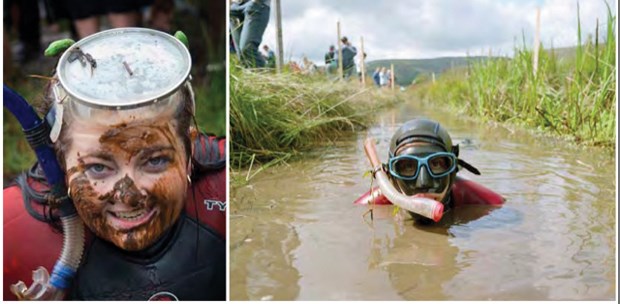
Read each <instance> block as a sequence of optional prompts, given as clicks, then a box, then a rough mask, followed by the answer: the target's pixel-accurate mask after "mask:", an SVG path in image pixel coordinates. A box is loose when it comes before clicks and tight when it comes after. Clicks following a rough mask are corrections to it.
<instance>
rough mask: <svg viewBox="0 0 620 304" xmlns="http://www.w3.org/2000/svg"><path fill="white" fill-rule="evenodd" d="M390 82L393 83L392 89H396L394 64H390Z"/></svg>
mask: <svg viewBox="0 0 620 304" xmlns="http://www.w3.org/2000/svg"><path fill="white" fill-rule="evenodd" d="M390 83H391V84H392V91H394V64H393V63H392V64H390Z"/></svg>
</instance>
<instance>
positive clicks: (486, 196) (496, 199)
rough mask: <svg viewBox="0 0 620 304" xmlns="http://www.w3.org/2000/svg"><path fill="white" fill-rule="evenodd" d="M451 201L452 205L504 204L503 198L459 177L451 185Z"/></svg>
mask: <svg viewBox="0 0 620 304" xmlns="http://www.w3.org/2000/svg"><path fill="white" fill-rule="evenodd" d="M452 199H454V205H455V206H460V205H492V206H500V205H502V204H504V198H503V197H502V196H501V195H499V194H497V193H495V192H493V191H492V190H491V189H489V188H486V187H484V186H482V185H480V184H478V183H476V182H474V181H470V180H467V179H464V178H461V177H458V176H457V178H456V180H455V182H454V184H453V185H452Z"/></svg>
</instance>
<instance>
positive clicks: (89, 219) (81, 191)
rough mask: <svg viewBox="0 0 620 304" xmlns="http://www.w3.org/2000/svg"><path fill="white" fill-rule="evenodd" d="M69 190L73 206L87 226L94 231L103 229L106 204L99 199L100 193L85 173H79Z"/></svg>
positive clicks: (71, 182)
mask: <svg viewBox="0 0 620 304" xmlns="http://www.w3.org/2000/svg"><path fill="white" fill-rule="evenodd" d="M69 189H70V195H71V198H72V199H73V204H74V205H75V208H76V209H77V211H78V214H79V215H80V217H81V218H82V219H83V220H84V222H85V223H86V225H87V226H89V227H90V228H91V229H93V230H101V229H103V228H104V227H105V214H104V207H105V204H104V203H103V202H101V201H100V200H99V199H98V197H99V195H100V194H99V192H97V191H95V190H94V188H93V186H92V184H91V182H90V181H89V180H88V178H87V177H86V176H85V175H84V173H78V174H77V176H75V178H73V179H71V180H70V182H69Z"/></svg>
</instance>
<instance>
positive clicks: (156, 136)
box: [99, 119, 180, 157]
mask: <svg viewBox="0 0 620 304" xmlns="http://www.w3.org/2000/svg"><path fill="white" fill-rule="evenodd" d="M99 143H100V144H101V145H106V146H108V147H114V148H116V149H120V150H122V151H125V152H126V153H128V154H129V155H130V157H133V156H134V155H136V154H138V153H139V152H140V151H143V150H145V149H146V148H148V147H152V146H157V145H166V146H167V145H172V147H173V148H174V150H176V151H180V147H179V142H178V141H177V140H176V137H175V136H174V125H173V124H172V123H171V122H170V121H169V120H166V119H161V120H159V121H156V120H142V121H137V122H131V123H120V124H116V125H112V126H110V128H109V129H108V130H107V131H105V132H104V133H103V134H102V135H101V136H100V137H99Z"/></svg>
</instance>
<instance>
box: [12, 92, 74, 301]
mask: <svg viewBox="0 0 620 304" xmlns="http://www.w3.org/2000/svg"><path fill="white" fill-rule="evenodd" d="M3 93H4V99H3V105H4V107H5V108H7V109H8V110H9V111H10V112H11V114H13V116H15V118H17V120H18V121H19V123H20V125H21V126H22V130H23V131H24V133H25V135H26V139H27V140H28V143H29V144H30V147H31V148H32V149H33V150H34V152H35V154H36V156H37V160H38V162H39V165H40V166H41V168H42V169H43V172H44V174H45V178H46V179H47V183H48V185H49V187H50V192H51V194H52V199H51V200H52V201H51V202H50V204H52V205H54V206H56V208H57V209H58V211H59V214H60V220H61V222H62V228H63V238H64V240H63V247H62V252H61V254H60V257H59V258H58V260H57V261H56V264H55V265H54V269H53V271H52V275H51V277H50V275H49V274H48V271H47V270H46V269H45V268H44V267H39V268H38V269H37V270H35V271H33V274H32V280H33V283H32V285H31V286H30V287H27V286H26V285H25V284H24V282H22V281H19V282H17V283H16V284H13V285H11V292H13V293H14V294H15V295H16V296H17V298H18V299H19V300H62V299H63V298H64V294H65V290H66V289H67V288H68V287H69V286H70V284H71V280H72V279H73V277H74V276H75V273H76V271H77V269H78V266H79V265H80V260H81V259H82V253H83V252H84V226H83V224H82V221H81V219H80V217H79V216H78V214H77V212H76V210H75V206H74V205H73V202H72V201H71V198H69V196H68V194H67V186H66V183H65V175H64V171H63V170H62V169H61V167H60V165H59V163H58V160H57V158H56V153H55V152H54V149H53V148H52V146H51V145H50V141H49V133H50V130H49V127H48V125H47V123H46V122H44V121H43V120H42V119H40V118H39V116H38V115H37V113H36V112H35V111H34V109H33V108H32V106H30V104H28V102H27V101H26V100H25V99H24V98H23V97H21V96H20V95H19V94H17V93H16V92H14V91H13V90H11V89H10V88H8V87H7V86H6V85H4V88H3Z"/></svg>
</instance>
